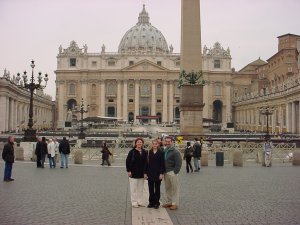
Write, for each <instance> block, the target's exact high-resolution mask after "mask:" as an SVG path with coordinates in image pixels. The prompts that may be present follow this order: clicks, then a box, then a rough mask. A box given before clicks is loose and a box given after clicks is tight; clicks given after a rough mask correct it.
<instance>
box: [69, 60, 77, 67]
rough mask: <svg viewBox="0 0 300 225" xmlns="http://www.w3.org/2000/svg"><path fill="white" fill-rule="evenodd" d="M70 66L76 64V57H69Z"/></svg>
mask: <svg viewBox="0 0 300 225" xmlns="http://www.w3.org/2000/svg"><path fill="white" fill-rule="evenodd" d="M70 66H76V58H70Z"/></svg>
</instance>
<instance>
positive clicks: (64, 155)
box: [35, 137, 70, 168]
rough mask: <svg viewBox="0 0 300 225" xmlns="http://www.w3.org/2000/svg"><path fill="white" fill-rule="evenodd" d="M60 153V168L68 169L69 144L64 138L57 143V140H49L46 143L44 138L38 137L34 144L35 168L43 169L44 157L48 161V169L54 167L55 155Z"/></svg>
mask: <svg viewBox="0 0 300 225" xmlns="http://www.w3.org/2000/svg"><path fill="white" fill-rule="evenodd" d="M58 152H59V153H60V156H61V168H64V165H65V166H66V168H68V157H69V154H70V144H69V141H68V140H67V139H66V137H63V140H62V141H61V142H60V143H58V142H57V140H55V139H54V140H52V139H51V138H50V139H49V141H48V143H47V142H46V138H45V137H42V138H40V137H38V141H37V143H36V148H35V155H36V158H37V159H36V166H37V168H44V163H45V158H46V155H47V157H48V159H49V166H50V168H55V167H56V159H55V157H56V155H57V154H58Z"/></svg>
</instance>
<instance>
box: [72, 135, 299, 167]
mask: <svg viewBox="0 0 300 225" xmlns="http://www.w3.org/2000/svg"><path fill="white" fill-rule="evenodd" d="M133 145H134V140H122V139H116V140H115V141H113V142H111V143H107V146H108V148H109V150H110V151H111V152H112V153H113V159H114V160H121V161H124V160H125V159H126V157H127V154H128V152H129V150H130V149H132V147H133ZM150 146H151V140H149V139H146V140H145V144H144V148H145V149H146V150H149V149H150ZM176 147H177V149H178V150H179V151H180V152H181V153H182V154H183V152H184V149H185V145H183V144H182V145H176ZM77 149H80V150H82V152H83V159H84V160H100V159H101V148H99V147H96V148H90V147H89V148H83V147H79V146H75V147H73V148H72V150H71V156H74V152H75V151H76V150H77ZM295 150H300V149H297V148H296V144H295V143H274V144H273V151H272V160H273V161H276V162H282V163H285V162H290V161H291V156H292V154H293V152H294V151H295ZM202 151H208V160H210V161H214V160H215V159H216V152H223V153H224V162H225V163H231V162H232V154H233V152H234V151H242V153H243V160H244V162H251V161H253V162H259V161H260V157H261V153H262V151H263V143H255V142H230V141H227V142H213V143H212V144H204V145H203V148H202Z"/></svg>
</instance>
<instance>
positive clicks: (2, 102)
mask: <svg viewBox="0 0 300 225" xmlns="http://www.w3.org/2000/svg"><path fill="white" fill-rule="evenodd" d="M0 108H1V109H2V110H0V132H1V131H6V124H7V113H6V109H7V108H6V96H0Z"/></svg>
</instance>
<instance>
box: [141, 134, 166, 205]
mask: <svg viewBox="0 0 300 225" xmlns="http://www.w3.org/2000/svg"><path fill="white" fill-rule="evenodd" d="M164 173H165V162H164V155H163V151H162V150H160V146H159V141H158V140H153V141H152V148H151V150H150V151H148V154H147V164H146V169H145V178H146V179H148V188H149V204H148V206H147V207H148V208H155V209H158V208H159V205H160V203H159V199H160V185H161V181H162V179H163V177H164Z"/></svg>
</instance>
